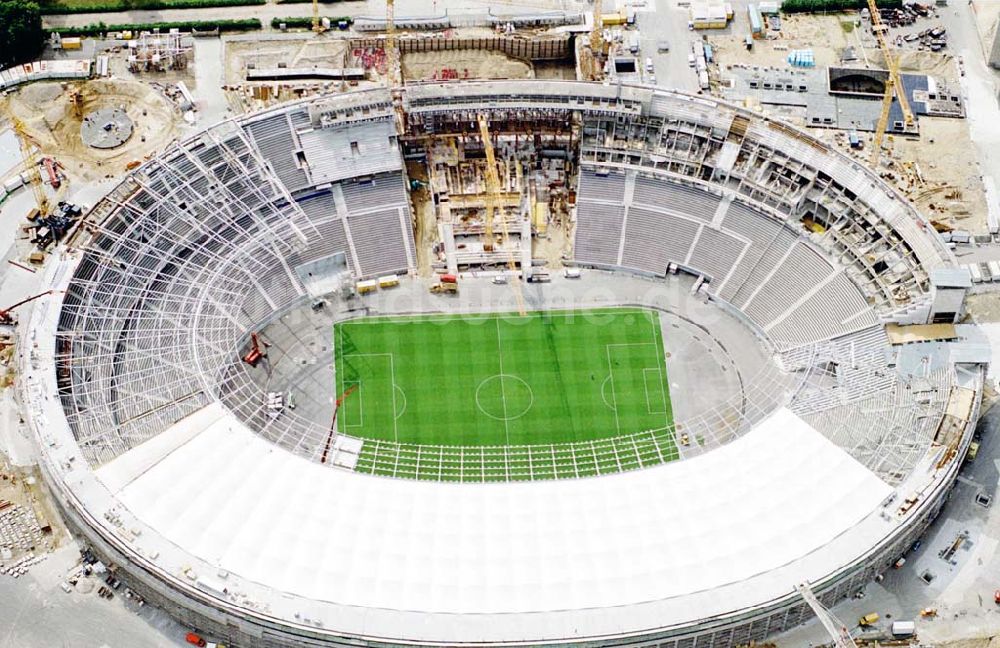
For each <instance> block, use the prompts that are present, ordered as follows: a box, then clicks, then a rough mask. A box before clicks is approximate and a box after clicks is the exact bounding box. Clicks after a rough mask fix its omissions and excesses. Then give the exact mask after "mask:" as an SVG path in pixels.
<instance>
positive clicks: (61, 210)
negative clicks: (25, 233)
mask: <svg viewBox="0 0 1000 648" xmlns="http://www.w3.org/2000/svg"><path fill="white" fill-rule="evenodd" d="M32 216H33V217H32ZM82 216H83V209H81V208H80V207H79V206H77V205H73V204H70V203H66V202H60V203H59V204H58V209H57V210H56V211H55V212H53V213H51V214H43V213H41V212H38V213H35V212H34V210H33V211H32V213H31V214H30V215H29V218H28V220H30V221H31V223H32V224H31V225H30V226H28V227H27V228H26V229H27V230H29V231H32V232H33V233H34V234H33V236H32V237H31V242H32V243H34V244H35V245H36V246H37V247H38V249H40V250H45V249H46V248H47V247H49V246H50V245H52V244H53V243H55V242H57V241H61V240H62V238H63V237H64V236H66V234H68V233H69V231H70V229H71V228H72V227H73V224H74V223H75V222H77V221H78V220H79V219H80V218H81V217H82Z"/></svg>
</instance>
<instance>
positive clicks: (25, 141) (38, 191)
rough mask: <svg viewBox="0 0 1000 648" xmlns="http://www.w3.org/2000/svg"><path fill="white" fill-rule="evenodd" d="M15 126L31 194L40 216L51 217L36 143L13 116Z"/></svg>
mask: <svg viewBox="0 0 1000 648" xmlns="http://www.w3.org/2000/svg"><path fill="white" fill-rule="evenodd" d="M11 122H12V123H13V125H14V132H15V133H16V134H17V139H18V141H19V142H20V143H21V151H22V153H23V157H24V168H25V173H27V174H28V184H29V185H30V186H31V192H32V193H33V194H34V195H35V205H36V206H37V207H38V215H39V216H40V217H42V218H44V217H45V216H48V215H49V197H48V196H47V195H45V187H44V186H43V184H42V172H41V169H39V168H38V167H39V163H40V153H39V150H38V147H37V146H36V145H35V141H34V140H33V139H32V138H31V135H29V134H28V130H27V129H26V128H25V126H24V122H22V121H21V120H20V119H18V118H17V117H14V116H11Z"/></svg>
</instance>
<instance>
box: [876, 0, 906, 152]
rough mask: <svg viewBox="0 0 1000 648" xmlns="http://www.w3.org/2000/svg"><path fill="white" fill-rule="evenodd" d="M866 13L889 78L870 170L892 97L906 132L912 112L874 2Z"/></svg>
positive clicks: (882, 133)
mask: <svg viewBox="0 0 1000 648" xmlns="http://www.w3.org/2000/svg"><path fill="white" fill-rule="evenodd" d="M868 12H869V14H870V17H871V25H872V32H873V33H874V34H875V38H876V40H878V46H879V48H880V49H881V50H882V57H883V58H884V59H885V67H886V69H887V70H888V71H889V77H888V78H887V79H886V80H885V94H884V95H883V97H882V112H881V114H880V115H879V118H878V123H877V124H876V126H875V135H874V138H873V140H872V153H871V159H870V160H869V163H870V164H871V166H872V168H875V166H876V165H877V164H878V159H879V155H881V152H882V138H883V137H885V129H886V127H888V125H889V111H890V109H891V108H892V98H893V96H895V97H896V100H897V101H899V108H900V110H902V112H903V123H904V126H905V128H906V129H907V130H909V129H911V128H912V127H913V124H914V117H913V110H911V109H910V102H909V100H907V98H906V89H905V88H904V87H903V80H902V78H900V76H899V59H898V58H897V57H896V56H895V55H894V54H893V53H892V50H891V49H890V48H889V43H888V41H887V40H886V38H885V33H886V32H887V31H888V29H889V28H888V27H887V26H886V25H885V23H883V22H882V13H881V12H880V11H879V8H878V5H877V4H876V0H868Z"/></svg>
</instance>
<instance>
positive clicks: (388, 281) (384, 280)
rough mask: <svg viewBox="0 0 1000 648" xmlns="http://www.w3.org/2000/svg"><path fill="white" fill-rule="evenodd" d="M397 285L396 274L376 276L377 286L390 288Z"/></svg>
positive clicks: (397, 278)
mask: <svg viewBox="0 0 1000 648" xmlns="http://www.w3.org/2000/svg"><path fill="white" fill-rule="evenodd" d="M398 285H399V277H398V276H397V275H386V276H384V277H379V278H378V287H379V288H392V287H393V286H398Z"/></svg>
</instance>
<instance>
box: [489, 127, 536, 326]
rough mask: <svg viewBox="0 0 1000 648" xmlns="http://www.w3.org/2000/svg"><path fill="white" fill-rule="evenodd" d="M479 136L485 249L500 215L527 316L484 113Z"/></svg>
mask: <svg viewBox="0 0 1000 648" xmlns="http://www.w3.org/2000/svg"><path fill="white" fill-rule="evenodd" d="M477 121H478V122H479V136H480V138H482V140H483V151H484V152H485V153H486V220H485V225H486V227H485V233H484V235H483V249H484V250H485V251H487V252H491V251H493V221H494V219H495V218H496V217H497V216H498V215H499V216H500V228H501V229H502V230H503V246H504V249H505V250H506V251H507V265H508V267H509V268H510V275H511V284H512V287H513V289H514V297H515V298H516V299H517V311H518V313H520V315H521V317H524V316H525V314H526V313H525V309H524V296H523V295H522V294H521V283H520V282H519V281H518V276H517V260H516V259H515V258H514V251H513V250H511V249H510V233H509V232H508V231H507V217H506V215H505V214H504V213H503V212H502V211H501V210H500V209H499V208H498V205H499V204H500V179H499V178H498V177H497V159H496V152H495V151H494V150H493V139H492V138H491V137H490V126H489V122H488V121H487V119H486V115H485V114H484V113H479V115H478V116H477Z"/></svg>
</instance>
